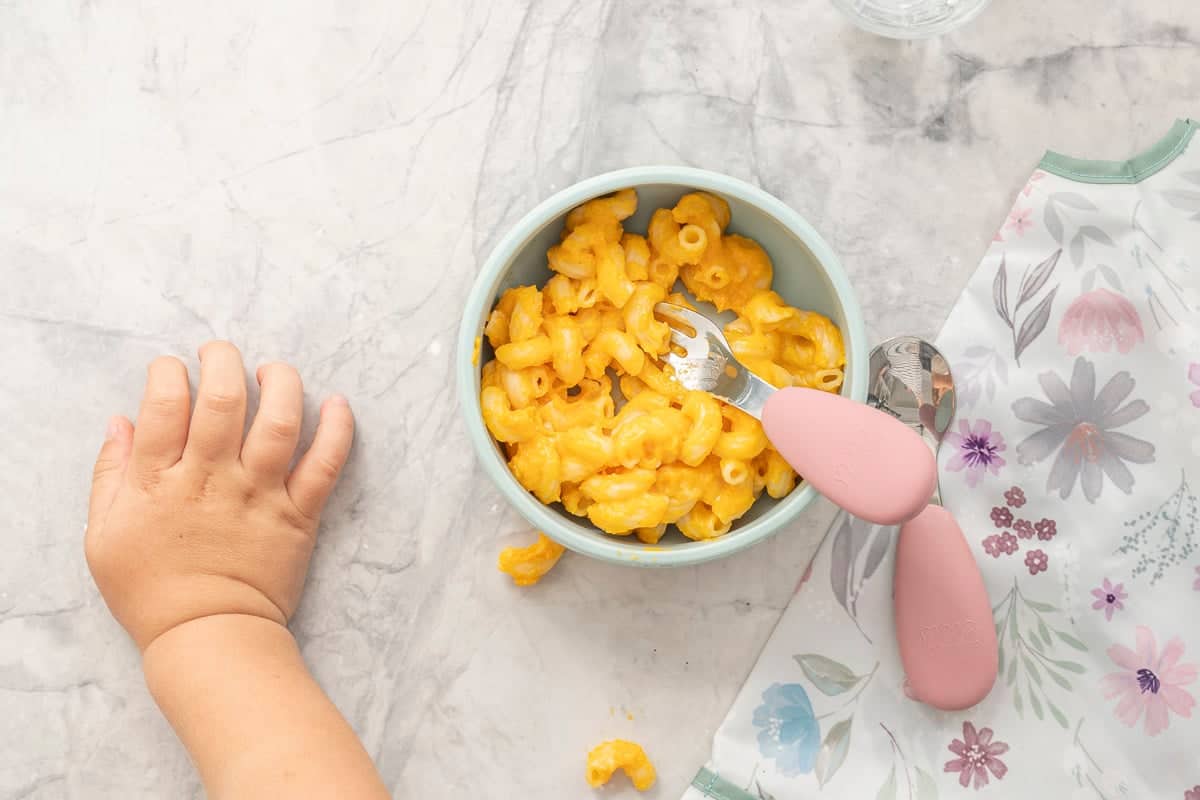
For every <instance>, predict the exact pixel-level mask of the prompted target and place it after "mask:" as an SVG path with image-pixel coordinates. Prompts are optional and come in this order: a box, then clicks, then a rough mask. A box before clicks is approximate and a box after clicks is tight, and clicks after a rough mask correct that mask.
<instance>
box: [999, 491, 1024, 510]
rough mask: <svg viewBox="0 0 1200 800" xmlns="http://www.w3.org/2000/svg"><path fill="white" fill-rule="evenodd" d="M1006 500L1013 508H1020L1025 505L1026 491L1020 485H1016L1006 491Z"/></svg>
mask: <svg viewBox="0 0 1200 800" xmlns="http://www.w3.org/2000/svg"><path fill="white" fill-rule="evenodd" d="M1004 502H1006V503H1008V504H1009V505H1010V506H1012V507H1013V508H1020V507H1021V506H1023V505H1025V492H1024V491H1023V490H1022V489H1021V487H1020V486H1014V487H1012V488H1011V489H1009V490H1008V491H1007V492H1005V493H1004Z"/></svg>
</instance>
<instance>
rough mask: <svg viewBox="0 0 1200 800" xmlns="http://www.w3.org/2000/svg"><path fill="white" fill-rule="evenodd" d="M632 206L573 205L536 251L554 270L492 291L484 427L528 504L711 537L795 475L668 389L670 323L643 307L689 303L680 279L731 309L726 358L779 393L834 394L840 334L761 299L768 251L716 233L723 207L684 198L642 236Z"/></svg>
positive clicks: (688, 396)
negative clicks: (542, 278)
mask: <svg viewBox="0 0 1200 800" xmlns="http://www.w3.org/2000/svg"><path fill="white" fill-rule="evenodd" d="M636 210H637V194H636V193H635V192H634V191H633V190H632V189H625V190H622V191H619V192H616V193H615V194H612V195H609V196H607V197H601V198H598V199H596V200H592V201H590V202H587V203H584V204H583V205H581V206H579V207H578V208H576V209H574V210H572V211H571V212H570V213H569V214H568V215H567V220H566V224H565V226H564V230H563V232H562V237H561V241H560V243H559V244H557V245H555V246H554V247H551V248H550V250H549V252H548V253H547V261H548V263H549V265H550V269H551V270H552V271H553V272H554V276H553V277H551V278H550V279H549V280H548V281H547V282H546V284H545V285H544V286H542V287H541V288H538V287H536V286H518V287H515V288H512V289H509V290H507V291H505V292H504V293H503V294H502V295H501V296H500V298H499V300H498V301H497V303H496V306H495V308H494V309H493V311H492V312H491V315H490V316H489V317H488V320H487V323H486V325H485V327H484V336H486V338H487V341H488V344H490V345H491V347H492V350H493V352H494V353H495V358H494V360H492V361H489V362H488V363H486V364H484V366H483V370H482V373H481V375H482V381H481V383H482V391H481V395H480V406H481V408H482V411H483V420H484V423H485V424H486V425H487V427H488V430H489V431H491V433H492V436H494V437H495V439H496V441H497V442H499V443H501V445H502V446H503V449H504V450H505V452H506V453H507V455H508V464H509V469H510V470H511V471H512V474H513V476H514V477H515V478H516V479H517V480H518V481H519V482H520V483H521V485H522V486H524V487H525V488H526V489H528V490H529V491H530V492H532V493H533V494H534V495H535V496H536V497H537V498H538V499H539V500H540V501H541V502H543V503H547V504H550V503H561V504H562V506H563V508H564V509H566V511H567V512H568V513H570V514H573V515H575V516H579V517H586V518H587V519H589V520H590V521H591V522H592V524H593V525H595V526H596V527H598V528H600V529H601V530H603V531H606V532H607V533H610V534H614V535H618V536H626V535H636V536H637V537H638V538H639V539H640V540H641V541H643V542H647V543H655V542H657V541H658V540H659V539H660V538H661V537H662V536H663V535H664V534H665V532H666V530H667V526H669V525H674V526H675V527H676V528H678V529H679V531H680V532H682V533H683V535H685V536H687V537H688V538H691V539H695V540H698V541H701V540H708V539H713V538H715V537H717V536H722V535H724V534H725V533H727V532H728V531H729V530H730V529H731V528H732V526H733V524H734V522H735V521H736V520H737V519H738V518H739V517H741V516H742V515H743V514H745V513H746V512H747V511H748V510H749V509H750V507H751V506H752V505H753V504H754V501H755V500H756V499H757V497H758V496H759V495H760V494H761V493H762V492H764V491H765V492H766V493H767V494H768V495H769V496H770V497H773V498H776V499H778V498H781V497H784V496H785V495H787V493H788V492H790V491H791V490H792V488H793V487H794V486H795V485H796V475H795V474H794V473H793V472H792V470H791V467H789V466H788V464H787V462H786V461H784V459H783V458H782V457H781V456H780V455H779V454H778V453H777V452H775V450H774V449H772V447H771V445H770V443H769V442H768V441H767V437H766V435H765V434H764V433H763V429H762V425H761V424H760V423H759V422H758V420H756V419H754V418H753V417H751V416H750V415H748V414H746V413H744V412H742V411H740V410H738V409H736V408H733V407H732V406H728V405H725V404H724V403H721V402H720V401H719V400H717V399H716V398H715V397H713V396H712V395H709V394H707V393H704V392H696V391H689V390H687V389H685V388H684V387H683V386H681V385H680V384H679V383H677V382H675V380H674V379H673V377H672V375H671V371H670V367H666V366H664V365H663V364H661V363H660V358H661V356H663V355H664V354H665V353H666V352H667V351H668V348H669V344H670V329H669V328H668V327H667V325H666V324H665V323H664V322H662V321H660V320H658V319H656V318H655V316H654V306H655V304H656V303H660V302H663V301H664V300H666V301H669V302H674V303H680V304H684V305H688V306H691V303H689V302H688V299H687V298H686V297H685V296H684V295H682V294H680V293H679V292H677V291H676V288H677V287H676V281H677V280H681V281H682V282H683V286H684V287H685V288H686V289H687V290H688V291H689V292H690V293H691V295H692V296H693V297H694V298H696V299H697V300H700V301H705V302H709V303H712V304H713V305H714V306H716V308H717V309H718V310H721V311H732V312H733V313H734V314H735V315H736V318H735V319H734V320H733V321H732V322H730V323H729V324H728V325H726V326H725V335H726V337H727V338H728V339H729V343H730V346H731V347H732V348H733V351H734V353H735V354H736V355H737V357H738V359H739V360H740V361H741V362H742V363H743V364H744V365H745V366H746V367H747V368H748V369H750V370H751V371H753V372H754V373H755V374H757V375H758V376H759V377H761V378H762V379H764V380H766V381H768V382H769V383H771V384H772V385H774V386H776V387H784V386H807V387H811V388H816V389H823V390H826V391H830V392H834V391H837V390H838V389H839V388H840V387H841V385H842V379H843V367H844V365H845V351H844V348H843V345H842V337H841V333H840V332H839V331H838V329H837V327H836V326H835V325H834V324H833V323H832V322H831V321H830V320H829V319H828V318H826V317H824V316H822V315H820V314H817V313H815V312H812V311H802V310H799V309H796V308H793V307H791V306H789V305H787V303H785V302H784V300H783V298H781V297H780V296H779V295H778V294H776V293H775V292H773V291H771V281H772V277H773V271H772V267H771V260H770V258H769V257H768V256H767V254H766V252H765V251H764V250H763V249H762V248H761V247H759V246H758V244H757V243H756V242H754V241H752V240H750V239H746V238H744V237H741V236H737V235H734V234H728V233H725V229H726V227H727V226H728V225H729V219H730V216H729V206H728V204H727V203H726V202H725V201H724V200H722V199H721V198H719V197H716V196H715V195H712V194H708V193H706V192H694V193H691V194H688V195H685V196H684V197H682V198H681V199H680V200H679V202H678V203H677V204H676V205H675V207H674V208H670V209H667V208H661V209H658V210H657V211H655V212H654V214H653V216H652V217H651V220H650V224H649V226H648V230H647V233H646V236H644V237H643V236H639V235H637V234H633V233H626V232H625V231H624V229H623V227H622V222H623V221H624V220H625V219H627V218H629V217H630V216H632V215H633V213H634V211H636ZM614 385H615V386H616V387H617V389H618V392H619V395H620V397H621V398H622V399H623V401H624V405H623V406H622V407H621V408H620V409H619V410H618V408H617V403H616V402H615V401H614V398H613V391H612V390H613V387H614ZM551 563H552V562H551ZM547 569H548V567H547Z"/></svg>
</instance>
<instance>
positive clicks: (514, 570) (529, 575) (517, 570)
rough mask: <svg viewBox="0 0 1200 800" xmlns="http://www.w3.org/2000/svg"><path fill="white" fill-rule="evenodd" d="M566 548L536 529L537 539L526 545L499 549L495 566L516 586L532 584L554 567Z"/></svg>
mask: <svg viewBox="0 0 1200 800" xmlns="http://www.w3.org/2000/svg"><path fill="white" fill-rule="evenodd" d="M565 550H566V548H565V547H563V546H562V545H561V544H559V543H558V542H556V541H554V540H553V539H550V538H547V536H546V534H544V533H542V532H541V531H538V539H537V541H536V542H534V543H533V544H531V545H529V546H528V547H506V548H504V549H503V550H501V551H500V558H499V559H497V562H496V566H497V567H499V569H500V571H501V572H504V573H507V574H508V575H510V576H511V577H512V579H513V583H515V584H516V585H517V586H533V585H534V584H535V583H537V582H538V581H540V580H541V579H542V576H543V575H545V574H546V573H547V572H549V571H550V570H552V569H553V568H554V565H555V564H557V563H558V560H559V559H560V558H562V554H563V552H564V551H565Z"/></svg>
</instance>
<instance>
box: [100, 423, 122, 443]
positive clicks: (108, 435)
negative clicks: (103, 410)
mask: <svg viewBox="0 0 1200 800" xmlns="http://www.w3.org/2000/svg"><path fill="white" fill-rule="evenodd" d="M120 433H121V421H120V420H118V419H117V418H116V417H110V418H109V420H108V427H107V428H106V429H105V430H104V441H106V442H107V441H109V440H110V439H115V438H117V436H118V435H119V434H120Z"/></svg>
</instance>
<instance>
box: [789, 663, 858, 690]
mask: <svg viewBox="0 0 1200 800" xmlns="http://www.w3.org/2000/svg"><path fill="white" fill-rule="evenodd" d="M793 658H795V659H796V663H798V664H799V665H800V669H802V670H804V674H805V676H806V677H807V678H808V679H809V680H810V681H812V684H813V686H816V687H817V688H818V689H820V690H821V691H822V692H824V693H825V694H827V695H829V696H830V697H833V696H835V695H839V694H842V693H843V692H846V691H849V690H850V689H852V688H854V684H856V683H858V681H859V680H860V676H858V675H855V674H854V673H853V672H851V671H850V668H849V667H847V666H846V665H845V664H842V663H840V662H838V661H834V660H833V659H832V658H826V657H825V656H822V655H818V654H817V653H805V654H803V655H798V656H793Z"/></svg>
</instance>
